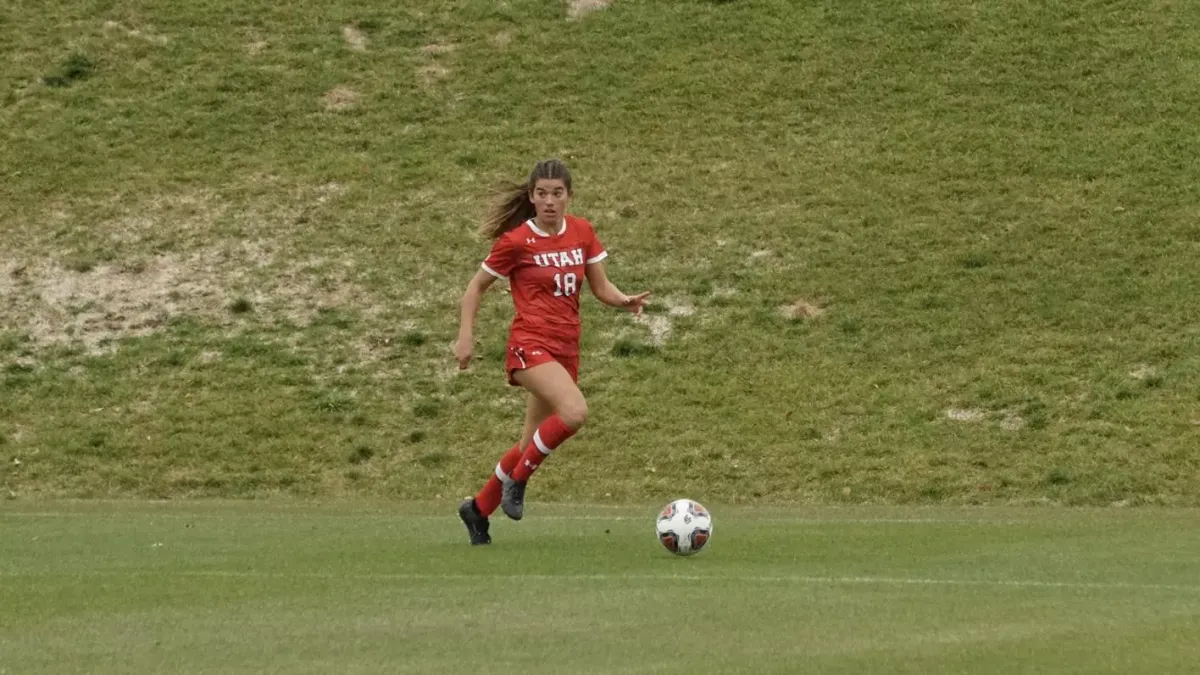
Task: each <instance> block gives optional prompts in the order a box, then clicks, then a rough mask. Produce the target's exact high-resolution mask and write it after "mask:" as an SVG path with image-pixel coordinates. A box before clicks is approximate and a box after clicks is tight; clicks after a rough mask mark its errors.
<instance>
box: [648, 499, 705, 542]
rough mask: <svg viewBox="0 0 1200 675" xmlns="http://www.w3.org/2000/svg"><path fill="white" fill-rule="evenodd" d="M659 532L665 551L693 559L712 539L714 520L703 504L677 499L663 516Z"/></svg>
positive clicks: (660, 519) (668, 506) (657, 525)
mask: <svg viewBox="0 0 1200 675" xmlns="http://www.w3.org/2000/svg"><path fill="white" fill-rule="evenodd" d="M656 529H657V530H658V541H659V543H661V544H662V545H663V548H665V549H667V550H668V551H670V552H671V553H674V554H675V555H692V554H693V553H697V552H699V551H700V549H702V548H704V545H705V544H707V543H708V540H709V539H711V538H712V516H710V515H709V514H708V509H706V508H704V507H703V506H701V505H700V502H697V501H693V500H691V499H676V500H675V501H673V502H671V503H670V504H667V505H666V506H665V507H663V510H662V511H661V512H659V514H658V522H657V523H656Z"/></svg>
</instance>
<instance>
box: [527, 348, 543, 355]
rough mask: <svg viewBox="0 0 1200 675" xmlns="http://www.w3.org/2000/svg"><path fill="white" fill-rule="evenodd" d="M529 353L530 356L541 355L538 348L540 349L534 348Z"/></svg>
mask: <svg viewBox="0 0 1200 675" xmlns="http://www.w3.org/2000/svg"><path fill="white" fill-rule="evenodd" d="M529 355H530V356H541V355H542V350H540V349H535V350H533V351H531V352H529Z"/></svg>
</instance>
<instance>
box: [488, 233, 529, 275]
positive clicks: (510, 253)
mask: <svg viewBox="0 0 1200 675" xmlns="http://www.w3.org/2000/svg"><path fill="white" fill-rule="evenodd" d="M520 259H521V249H520V247H518V246H517V244H516V242H515V241H514V240H513V238H512V237H500V238H499V239H497V240H496V243H495V244H493V245H492V250H491V252H490V253H488V257H487V258H486V259H485V260H484V261H483V265H482V267H483V270H484V271H485V272H487V273H488V274H491V275H492V276H494V277H496V278H498V279H507V278H508V275H510V274H512V271H513V268H515V267H516V266H517V262H518V261H519V260H520Z"/></svg>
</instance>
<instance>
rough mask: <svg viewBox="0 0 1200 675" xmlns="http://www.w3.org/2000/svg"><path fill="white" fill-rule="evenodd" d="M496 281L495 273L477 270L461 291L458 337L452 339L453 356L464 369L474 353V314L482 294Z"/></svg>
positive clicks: (477, 310) (476, 311)
mask: <svg viewBox="0 0 1200 675" xmlns="http://www.w3.org/2000/svg"><path fill="white" fill-rule="evenodd" d="M495 282H496V275H494V274H492V273H491V272H488V271H487V270H483V269H481V270H479V271H478V272H476V273H475V276H473V277H471V281H470V282H469V283H468V284H467V290H466V291H465V292H463V296H462V306H461V308H460V310H459V317H458V339H457V340H455V341H454V358H455V359H456V360H457V361H458V367H459V368H460V369H466V367H467V366H468V365H469V364H470V363H471V357H472V356H473V355H474V353H475V315H476V314H477V313H478V312H479V305H480V303H481V302H483V294H484V293H485V292H486V291H487V289H488V288H489V287H490V286H491V285H492V284H493V283H495Z"/></svg>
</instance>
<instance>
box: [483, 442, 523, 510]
mask: <svg viewBox="0 0 1200 675" xmlns="http://www.w3.org/2000/svg"><path fill="white" fill-rule="evenodd" d="M519 461H521V445H520V442H519V441H518V443H517V445H514V446H512V447H511V448H509V449H508V452H506V453H504V456H503V457H501V458H500V463H499V464H497V465H496V470H495V471H493V472H492V476H491V478H488V480H487V483H485V484H484V486H483V489H482V490H480V491H479V494H477V495H475V506H476V508H478V509H479V513H480V515H482V516H483V517H484V518H487V517H488V516H490V515H492V512H493V511H495V510H496V507H498V506H500V496H501V491H502V489H503V487H504V483H502V482H501V481H500V474H504V475H505V476H510V475H512V472H513V469H514V468H516V466H517V462H519Z"/></svg>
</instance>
